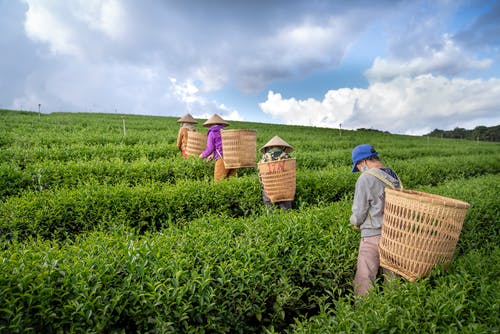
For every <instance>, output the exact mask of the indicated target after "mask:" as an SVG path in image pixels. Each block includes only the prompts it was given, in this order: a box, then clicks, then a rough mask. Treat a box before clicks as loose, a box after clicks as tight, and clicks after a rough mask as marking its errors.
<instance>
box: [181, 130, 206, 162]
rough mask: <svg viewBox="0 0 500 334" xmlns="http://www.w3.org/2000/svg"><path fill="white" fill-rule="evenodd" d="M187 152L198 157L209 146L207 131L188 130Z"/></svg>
mask: <svg viewBox="0 0 500 334" xmlns="http://www.w3.org/2000/svg"><path fill="white" fill-rule="evenodd" d="M187 138H188V139H187V145H186V152H187V155H188V156H190V157H197V156H199V155H200V153H201V152H203V150H204V149H205V147H206V146H207V135H206V134H205V133H201V132H196V131H188V137H187Z"/></svg>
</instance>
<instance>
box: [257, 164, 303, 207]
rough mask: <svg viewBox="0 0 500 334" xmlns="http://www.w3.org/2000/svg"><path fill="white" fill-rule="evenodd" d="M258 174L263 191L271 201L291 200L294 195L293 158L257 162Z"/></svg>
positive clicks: (294, 173) (294, 174)
mask: <svg viewBox="0 0 500 334" xmlns="http://www.w3.org/2000/svg"><path fill="white" fill-rule="evenodd" d="M257 166H258V168H259V175H260V178H261V181H262V185H263V187H264V192H265V193H266V195H267V197H269V199H270V200H271V202H272V203H275V202H281V201H293V199H294V197H295V187H296V182H295V179H296V177H295V176H296V172H295V159H284V160H276V161H269V162H259V163H258V164H257Z"/></svg>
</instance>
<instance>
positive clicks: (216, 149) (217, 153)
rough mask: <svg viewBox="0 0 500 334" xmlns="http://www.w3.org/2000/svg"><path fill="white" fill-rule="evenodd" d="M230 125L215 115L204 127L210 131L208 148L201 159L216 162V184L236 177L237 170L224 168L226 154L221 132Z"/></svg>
mask: <svg viewBox="0 0 500 334" xmlns="http://www.w3.org/2000/svg"><path fill="white" fill-rule="evenodd" d="M228 125H229V123H228V122H226V121H225V120H223V119H222V118H221V117H220V116H219V115H217V114H214V115H213V116H212V117H210V118H209V119H208V120H207V121H206V122H205V123H203V126H204V127H206V128H209V129H208V136H207V147H206V148H205V150H204V151H203V152H201V153H200V158H202V159H205V158H207V159H208V160H215V167H214V182H219V181H221V180H223V179H226V178H228V177H231V176H236V172H237V169H236V168H229V169H226V167H225V166H224V152H223V151H222V137H221V133H220V130H221V129H223V128H224V127H226V126H228Z"/></svg>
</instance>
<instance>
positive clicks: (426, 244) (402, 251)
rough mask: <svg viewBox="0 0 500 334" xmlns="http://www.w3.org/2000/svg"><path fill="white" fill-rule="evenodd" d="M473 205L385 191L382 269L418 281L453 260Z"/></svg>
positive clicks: (381, 247)
mask: <svg viewBox="0 0 500 334" xmlns="http://www.w3.org/2000/svg"><path fill="white" fill-rule="evenodd" d="M469 206H470V205H469V204H468V203H466V202H462V201H459V200H455V199H451V198H447V197H443V196H439V195H433V194H428V193H424V192H419V191H413V190H399V189H391V188H386V189H385V208H384V220H383V223H382V236H381V238H380V243H379V251H380V266H381V267H383V268H387V269H389V270H392V271H393V272H395V273H397V274H399V275H401V276H403V277H404V278H406V279H407V280H409V281H411V282H414V281H416V280H418V279H419V278H421V277H424V276H427V275H429V274H430V272H431V271H432V270H433V269H434V267H435V266H436V265H439V264H442V265H444V267H445V268H446V267H447V266H448V265H449V264H450V262H451V260H452V257H453V253H454V251H455V248H456V245H457V242H458V238H459V236H460V232H461V230H462V225H463V222H464V219H465V215H466V213H467V209H468V208H469Z"/></svg>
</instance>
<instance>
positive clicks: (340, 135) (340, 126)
mask: <svg viewBox="0 0 500 334" xmlns="http://www.w3.org/2000/svg"><path fill="white" fill-rule="evenodd" d="M339 137H342V123H339Z"/></svg>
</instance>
